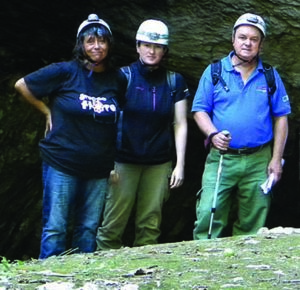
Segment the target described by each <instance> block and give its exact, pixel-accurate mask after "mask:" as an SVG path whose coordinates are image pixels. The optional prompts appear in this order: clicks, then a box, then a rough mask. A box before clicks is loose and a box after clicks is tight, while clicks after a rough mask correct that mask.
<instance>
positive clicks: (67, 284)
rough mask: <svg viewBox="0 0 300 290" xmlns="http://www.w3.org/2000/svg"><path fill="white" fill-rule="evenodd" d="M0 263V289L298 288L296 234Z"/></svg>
mask: <svg viewBox="0 0 300 290" xmlns="http://www.w3.org/2000/svg"><path fill="white" fill-rule="evenodd" d="M0 265H1V268H0V277H1V278H0V289H124V290H125V289H126V290H129V289H131V290H133V289H147V290H148V289H149V290H150V289H151V290H152V289H167V290H171V289H271V288H272V289H299V288H300V268H299V265H300V235H297V234H295V235H275V234H266V235H262V236H255V237H254V236H253V237H232V238H223V239H214V240H206V241H189V242H181V243H173V244H160V245H149V246H144V247H138V248H122V249H120V250H109V251H101V252H95V253H92V254H72V255H65V256H60V257H51V258H48V259H46V260H31V261H27V262H12V263H9V261H7V260H6V259H5V258H2V262H1V264H0ZM53 283H56V284H53ZM1 287H2V288H1ZM41 287H43V288H41ZM51 287H52V288H51ZM53 287H54V288H53ZM55 287H57V288H55Z"/></svg>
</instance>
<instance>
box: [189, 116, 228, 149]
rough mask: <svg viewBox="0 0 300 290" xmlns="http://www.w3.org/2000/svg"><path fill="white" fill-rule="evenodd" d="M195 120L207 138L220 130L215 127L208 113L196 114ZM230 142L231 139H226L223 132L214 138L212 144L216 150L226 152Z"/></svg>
mask: <svg viewBox="0 0 300 290" xmlns="http://www.w3.org/2000/svg"><path fill="white" fill-rule="evenodd" d="M194 120H195V121H196V123H197V125H198V127H199V129H200V130H201V131H202V132H203V133H204V135H205V136H206V137H209V136H210V135H211V134H212V133H216V132H218V129H217V128H216V127H215V126H214V124H213V122H212V121H211V118H210V116H209V115H208V114H207V113H206V112H196V113H195V114H194ZM230 140H231V137H226V136H225V135H224V134H223V133H222V132H218V133H217V134H215V135H214V136H213V137H212V139H211V142H212V144H213V146H214V147H215V148H217V149H219V150H222V151H226V150H227V148H228V146H229V142H230Z"/></svg>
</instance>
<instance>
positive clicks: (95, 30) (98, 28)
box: [73, 24, 114, 64]
mask: <svg viewBox="0 0 300 290" xmlns="http://www.w3.org/2000/svg"><path fill="white" fill-rule="evenodd" d="M86 36H95V37H103V38H104V39H105V40H107V42H108V45H109V49H108V55H107V57H106V59H105V62H106V63H107V64H110V63H111V56H112V49H113V44H114V40H113V36H112V35H111V33H110V31H109V30H108V29H107V28H106V27H105V26H104V25H101V24H95V25H89V26H88V27H87V28H86V29H83V30H82V31H81V32H80V33H79V35H78V37H77V40H76V44H75V47H74V49H73V57H74V59H75V60H77V61H78V62H80V63H81V64H83V63H84V62H85V61H86V60H88V61H90V62H91V60H90V59H89V58H88V57H87V55H86V53H85V51H84V46H83V42H84V39H85V37H86Z"/></svg>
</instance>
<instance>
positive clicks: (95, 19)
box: [77, 14, 112, 37]
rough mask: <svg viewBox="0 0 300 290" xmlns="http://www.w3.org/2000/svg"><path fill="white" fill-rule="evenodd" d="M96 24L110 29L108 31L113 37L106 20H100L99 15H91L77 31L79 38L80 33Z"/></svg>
mask: <svg viewBox="0 0 300 290" xmlns="http://www.w3.org/2000/svg"><path fill="white" fill-rule="evenodd" d="M95 24H100V25H103V26H105V27H106V28H107V29H108V31H109V32H110V34H111V35H112V33H111V30H110V27H109V25H108V24H107V23H106V22H105V21H104V20H102V19H100V18H99V17H98V15H97V14H90V15H89V16H88V19H87V20H84V21H83V22H82V23H81V24H80V26H79V28H78V31H77V37H78V36H79V34H80V32H81V31H82V30H83V29H86V28H87V27H88V26H91V25H95Z"/></svg>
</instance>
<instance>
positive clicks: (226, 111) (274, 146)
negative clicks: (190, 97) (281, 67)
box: [192, 13, 291, 239]
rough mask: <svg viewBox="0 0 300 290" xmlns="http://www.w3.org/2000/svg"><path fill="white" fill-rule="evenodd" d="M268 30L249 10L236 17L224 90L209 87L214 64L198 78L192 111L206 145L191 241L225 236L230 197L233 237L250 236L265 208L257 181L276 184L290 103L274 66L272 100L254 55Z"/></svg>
mask: <svg viewBox="0 0 300 290" xmlns="http://www.w3.org/2000/svg"><path fill="white" fill-rule="evenodd" d="M265 27H266V25H265V22H264V20H263V19H262V18H261V17H260V16H258V15H254V14H250V13H246V14H244V15H242V16H241V17H239V19H238V20H237V21H236V23H235V25H234V28H233V34H232V43H233V51H232V52H230V54H229V55H228V56H227V57H225V58H223V59H222V60H221V63H222V69H221V76H222V78H223V79H224V81H225V83H226V84H227V87H228V88H229V91H226V90H225V89H224V87H223V85H222V83H221V82H220V81H219V82H218V83H217V84H216V85H214V84H213V82H212V76H211V66H208V67H207V68H206V70H205V71H204V73H203V75H202V77H201V79H200V82H199V86H198V89H197V92H196V96H195V99H194V102H193V106H192V112H193V113H194V119H195V121H196V123H197V125H198V127H199V128H200V130H201V131H202V132H203V133H204V134H205V135H206V136H207V141H209V143H210V145H211V150H210V152H209V154H208V156H207V160H206V164H205V170H204V173H203V177H202V189H201V191H200V192H199V198H200V199H199V200H198V202H197V210H196V213H197V221H196V222H195V228H194V239H202V238H207V237H214V238H216V237H222V236H224V230H225V229H226V227H227V224H228V217H229V213H230V209H231V208H232V204H233V202H236V203H237V212H236V219H235V220H234V221H233V228H232V234H233V235H246V234H255V233H256V232H257V230H258V229H259V228H260V227H262V226H264V224H265V220H266V217H267V214H268V211H269V207H270V196H269V195H267V194H264V193H263V192H262V191H261V188H260V185H261V184H262V183H263V182H264V181H265V180H266V179H267V178H268V176H270V175H271V174H272V176H273V177H274V184H275V183H276V182H278V180H279V179H280V177H281V174H282V163H281V160H282V155H283V151H284V147H285V143H286V139H287V135H288V120H287V115H288V114H289V113H290V112H291V108H290V102H289V98H288V96H287V93H286V90H285V88H284V85H283V83H282V80H281V78H280V76H279V74H278V72H277V71H276V70H275V69H274V77H275V83H276V91H275V93H274V94H273V95H272V96H271V99H270V102H269V98H268V84H267V81H266V78H265V75H264V67H263V65H262V61H261V59H260V58H259V52H260V50H261V48H262V45H263V41H264V38H265V36H266V28H265ZM224 130H226V131H228V132H229V134H224V132H223V131H224ZM221 162H222V163H221ZM220 163H221V164H220ZM219 165H221V167H222V171H221V173H220V171H219V172H218V168H219ZM217 181H218V182H217ZM216 188H217V189H218V190H217V191H216ZM200 195H201V196H200ZM214 198H215V199H214ZM213 203H214V205H215V207H213V206H212V205H213ZM212 215H213V220H212V219H211V217H212ZM208 232H210V235H208Z"/></svg>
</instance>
